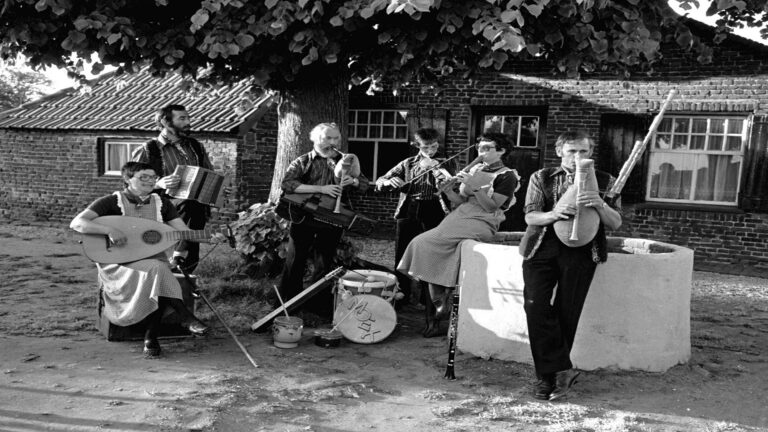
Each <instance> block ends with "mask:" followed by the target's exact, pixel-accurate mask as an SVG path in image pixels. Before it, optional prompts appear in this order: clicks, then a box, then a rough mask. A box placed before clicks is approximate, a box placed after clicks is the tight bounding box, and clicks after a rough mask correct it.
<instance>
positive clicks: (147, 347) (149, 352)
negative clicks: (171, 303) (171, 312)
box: [143, 309, 163, 359]
mask: <svg viewBox="0 0 768 432" xmlns="http://www.w3.org/2000/svg"><path fill="white" fill-rule="evenodd" d="M162 317H163V309H158V310H156V311H154V312H152V313H151V314H149V315H148V316H147V317H146V318H145V322H146V324H147V330H146V331H145V332H144V350H143V353H144V357H145V358H148V359H154V358H158V357H160V352H161V349H160V342H159V341H158V340H157V335H158V332H159V331H160V320H161V318H162Z"/></svg>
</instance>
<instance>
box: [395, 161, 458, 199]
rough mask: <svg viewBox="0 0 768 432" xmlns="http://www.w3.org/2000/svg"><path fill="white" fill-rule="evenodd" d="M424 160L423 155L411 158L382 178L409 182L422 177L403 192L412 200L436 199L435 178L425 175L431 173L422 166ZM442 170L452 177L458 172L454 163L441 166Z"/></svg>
mask: <svg viewBox="0 0 768 432" xmlns="http://www.w3.org/2000/svg"><path fill="white" fill-rule="evenodd" d="M424 159H426V158H425V157H424V155H422V154H421V153H419V154H417V155H416V156H413V157H409V158H408V159H405V160H403V161H402V162H400V163H399V164H397V165H395V166H394V167H392V169H390V170H389V171H387V173H386V174H384V175H383V176H381V177H380V178H381V179H384V180H389V179H391V178H394V177H397V178H399V179H401V180H403V181H405V182H409V181H411V179H414V178H417V177H419V176H421V177H420V178H418V179H417V180H416V181H414V182H413V183H411V184H409V185H407V186H405V189H406V190H402V191H401V192H403V193H405V194H407V195H408V197H409V198H411V199H417V200H423V199H436V193H437V186H436V184H435V176H434V175H432V174H431V173H430V174H427V175H423V174H424V173H425V172H428V171H430V169H429V168H425V167H422V166H421V161H422V160H424ZM432 159H434V160H436V161H438V162H440V161H441V159H440V158H432ZM441 168H444V169H445V170H446V171H448V172H449V173H450V174H451V175H453V174H455V172H456V169H455V165H454V164H453V161H450V162H448V163H446V164H443V165H441Z"/></svg>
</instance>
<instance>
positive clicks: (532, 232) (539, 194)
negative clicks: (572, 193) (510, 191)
mask: <svg viewBox="0 0 768 432" xmlns="http://www.w3.org/2000/svg"><path fill="white" fill-rule="evenodd" d="M595 176H596V177H597V184H598V187H599V188H600V195H601V196H605V193H606V192H607V191H609V190H610V189H611V188H612V187H613V184H614V183H615V182H616V178H615V177H613V176H612V175H610V174H608V173H605V172H603V171H599V170H595ZM572 183H573V176H572V175H571V174H569V173H568V172H567V171H565V169H563V167H562V166H559V167H557V168H543V169H540V170H538V171H536V172H535V173H533V174H532V175H531V180H530V182H529V183H528V192H527V193H526V194H525V206H524V207H523V213H526V214H527V213H530V212H532V211H539V212H548V211H550V210H552V209H553V208H554V207H555V203H557V201H558V200H559V199H560V198H561V197H562V196H563V194H564V193H565V191H566V190H568V186H570V185H571V184H572ZM608 204H609V205H610V206H611V207H612V208H614V209H615V210H617V211H621V197H616V198H615V200H614V202H613V203H608ZM550 226H551V225H547V226H540V225H528V228H527V229H526V231H525V235H524V236H523V239H522V240H521V242H520V253H521V254H522V255H523V258H524V259H529V258H531V257H533V256H534V255H535V254H536V251H538V250H539V247H540V246H541V243H542V241H543V240H544V236H545V234H546V233H547V230H548V228H549V227H550ZM605 241H606V240H605V230H604V228H603V224H602V223H600V228H599V230H598V233H597V236H596V237H595V239H594V240H592V242H591V250H592V259H593V261H595V262H605V260H606V259H607V256H608V255H607V250H606V246H605Z"/></svg>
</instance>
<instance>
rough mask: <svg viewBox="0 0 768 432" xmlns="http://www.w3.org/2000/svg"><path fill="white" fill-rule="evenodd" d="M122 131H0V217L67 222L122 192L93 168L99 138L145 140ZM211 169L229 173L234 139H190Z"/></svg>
mask: <svg viewBox="0 0 768 432" xmlns="http://www.w3.org/2000/svg"><path fill="white" fill-rule="evenodd" d="M155 135H156V134H155V133H141V132H139V133H136V132H133V133H126V132H124V131H49V130H29V129H23V130H0V216H2V217H4V218H9V219H17V220H29V221H59V222H67V221H69V220H70V219H71V218H72V217H73V216H74V215H75V214H77V213H78V212H80V211H81V210H82V209H84V208H85V207H86V206H87V205H88V204H90V203H91V201H93V200H94V199H95V198H98V197H100V196H103V195H107V194H109V193H111V192H113V191H115V190H118V189H122V187H123V184H122V181H121V179H120V178H119V177H118V176H105V175H103V174H102V168H101V167H100V164H99V154H98V151H97V141H98V138H100V137H106V136H108V137H121V138H140V139H142V140H143V139H149V138H150V137H153V136H155ZM196 138H198V139H199V140H200V141H201V142H203V144H204V145H205V147H206V149H207V150H208V152H209V154H210V156H211V159H212V161H213V163H214V165H215V166H217V168H219V169H223V170H228V171H230V172H233V173H234V168H235V162H234V161H235V152H236V145H235V143H236V138H235V137H231V138H230V137H221V136H215V135H214V136H205V135H201V136H196Z"/></svg>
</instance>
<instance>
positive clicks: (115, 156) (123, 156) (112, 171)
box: [100, 138, 144, 175]
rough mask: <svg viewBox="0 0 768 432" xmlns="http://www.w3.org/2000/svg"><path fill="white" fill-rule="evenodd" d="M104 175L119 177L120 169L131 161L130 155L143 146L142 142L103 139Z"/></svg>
mask: <svg viewBox="0 0 768 432" xmlns="http://www.w3.org/2000/svg"><path fill="white" fill-rule="evenodd" d="M100 141H101V145H102V155H103V158H104V159H103V161H102V162H103V164H104V165H103V166H104V175H120V168H122V166H123V165H124V164H125V163H126V162H128V161H129V160H131V153H133V151H134V150H136V149H137V148H139V147H141V146H142V145H143V144H144V141H143V140H138V139H130V138H103V139H101V140H100Z"/></svg>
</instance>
